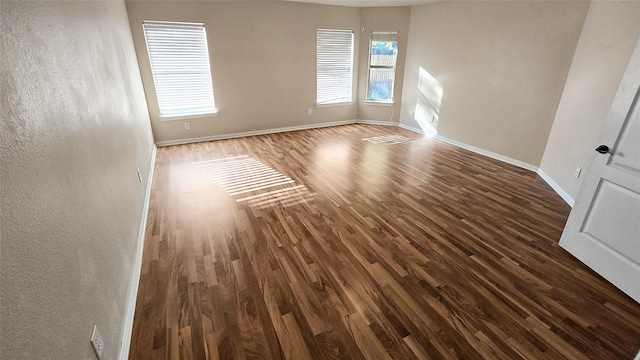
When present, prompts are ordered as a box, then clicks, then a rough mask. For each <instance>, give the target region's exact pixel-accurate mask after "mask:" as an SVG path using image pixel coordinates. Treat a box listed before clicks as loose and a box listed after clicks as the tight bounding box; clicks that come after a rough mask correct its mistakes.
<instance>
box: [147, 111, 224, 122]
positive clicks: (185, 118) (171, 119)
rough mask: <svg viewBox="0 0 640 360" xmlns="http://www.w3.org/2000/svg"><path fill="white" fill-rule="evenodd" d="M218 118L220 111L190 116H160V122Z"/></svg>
mask: <svg viewBox="0 0 640 360" xmlns="http://www.w3.org/2000/svg"><path fill="white" fill-rule="evenodd" d="M214 116H218V111H217V110H216V111H214V112H210V113H204V114H190V115H169V116H162V115H160V121H176V120H189V119H202V118H207V117H214Z"/></svg>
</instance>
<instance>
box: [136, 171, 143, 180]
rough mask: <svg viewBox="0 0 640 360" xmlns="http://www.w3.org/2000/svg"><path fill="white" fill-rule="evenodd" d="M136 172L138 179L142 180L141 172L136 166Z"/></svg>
mask: <svg viewBox="0 0 640 360" xmlns="http://www.w3.org/2000/svg"><path fill="white" fill-rule="evenodd" d="M136 172H137V173H138V181H140V182H142V174H141V173H140V168H137V169H136Z"/></svg>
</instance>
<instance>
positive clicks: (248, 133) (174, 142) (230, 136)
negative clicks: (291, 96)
mask: <svg viewBox="0 0 640 360" xmlns="http://www.w3.org/2000/svg"><path fill="white" fill-rule="evenodd" d="M356 122H357V120H343V121H333V122H327V123H320V124H309V125H298V126H288V127H282V128H274V129H264V130H256V131H245V132H239V133H232V134H222V135H212V136H203V137H197V138H188V139H178V140H165V141H158V142H156V145H157V146H158V147H162V146H171V145H182V144H191V143H197V142H203V141H214V140H224V139H234V138H239V137H245V136H256V135H266V134H275V133H281V132H287V131H297V130H308V129H317V128H323V127H330V126H339V125H347V124H355V123H356Z"/></svg>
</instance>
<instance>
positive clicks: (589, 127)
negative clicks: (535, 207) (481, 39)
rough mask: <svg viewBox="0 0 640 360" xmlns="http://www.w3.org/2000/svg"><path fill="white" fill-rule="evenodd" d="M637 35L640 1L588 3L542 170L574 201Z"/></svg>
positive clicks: (639, 34)
mask: <svg viewBox="0 0 640 360" xmlns="http://www.w3.org/2000/svg"><path fill="white" fill-rule="evenodd" d="M638 36H640V2H637V1H620V2H618V1H594V2H592V3H591V6H590V8H589V13H588V14H587V19H586V20H585V24H584V28H583V30H582V35H581V36H580V40H579V42H578V47H577V48H576V53H575V56H574V58H573V63H572V65H571V70H570V71H569V76H568V78H567V83H566V85H565V88H564V92H563V93H562V98H561V100H560V104H559V105H558V112H557V113H556V116H555V121H554V123H553V127H552V129H551V134H550V135H549V140H548V142H547V146H546V149H545V152H544V157H543V158H542V163H541V165H540V167H541V169H542V170H543V171H544V172H545V173H546V174H547V175H549V176H550V177H551V178H552V179H553V180H554V181H555V182H556V183H557V184H558V185H559V186H560V187H561V188H562V189H563V190H564V191H565V192H566V193H567V194H568V195H569V196H570V197H571V198H573V199H574V200H575V197H576V196H577V194H578V190H579V188H580V184H581V183H582V179H583V178H584V175H585V173H586V170H587V168H588V167H589V164H590V160H591V157H592V156H593V154H594V151H593V150H594V149H595V147H596V146H597V145H598V143H597V142H598V137H599V135H600V131H601V129H602V126H603V124H604V121H605V119H606V118H607V114H608V112H609V108H610V107H611V104H612V102H613V98H614V97H615V94H616V91H617V90H618V85H620V80H621V79H622V75H623V73H624V70H625V68H626V66H627V63H628V62H629V58H630V56H631V53H632V51H633V48H634V46H635V44H636V41H637V39H638ZM577 166H580V167H582V169H583V173H582V176H580V178H578V179H576V178H575V177H574V176H573V173H574V171H575V169H576V167H577Z"/></svg>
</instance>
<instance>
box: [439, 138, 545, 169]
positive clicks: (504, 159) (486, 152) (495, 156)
mask: <svg viewBox="0 0 640 360" xmlns="http://www.w3.org/2000/svg"><path fill="white" fill-rule="evenodd" d="M434 139H436V140H439V141H442V142H445V143H447V144H451V145H453V146H457V147H459V148H462V149H466V150H469V151H472V152H474V153H476V154H480V155H484V156H487V157H490V158H492V159H496V160H500V161H502V162H506V163H507V164H511V165H515V166H517V167H520V168H523V169H527V170H529V171H533V172H536V171H538V167H537V166H535V165H532V164H529V163H526V162H524V161H520V160H517V159H514V158H510V157H508V156H504V155H500V154H498V153H494V152H492V151H489V150H485V149H481V148H479V147H475V146H472V145H469V144H465V143H461V142H459V141H455V140H451V139H448V138H446V137H443V136H440V135H436V136H435V137H434Z"/></svg>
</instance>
